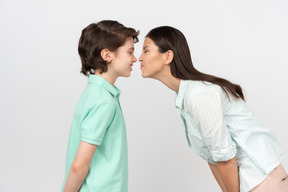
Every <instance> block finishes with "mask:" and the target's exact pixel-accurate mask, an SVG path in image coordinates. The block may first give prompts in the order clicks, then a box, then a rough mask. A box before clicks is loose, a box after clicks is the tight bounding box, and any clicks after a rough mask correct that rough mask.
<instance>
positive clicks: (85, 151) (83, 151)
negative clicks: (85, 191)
mask: <svg viewBox="0 0 288 192" xmlns="http://www.w3.org/2000/svg"><path fill="white" fill-rule="evenodd" d="M96 148H97V145H92V144H89V143H86V142H83V141H81V142H80V145H79V147H78V150H77V153H76V156H75V159H74V161H73V163H72V165H71V168H70V171H69V173H68V176H67V179H66V183H65V188H64V192H74V191H75V192H77V191H78V190H79V189H80V187H81V185H82V183H83V181H84V179H85V177H86V175H87V173H88V170H89V167H90V163H91V160H92V157H93V155H94V153H95V150H96Z"/></svg>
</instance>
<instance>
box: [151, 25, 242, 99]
mask: <svg viewBox="0 0 288 192" xmlns="http://www.w3.org/2000/svg"><path fill="white" fill-rule="evenodd" d="M146 37H149V38H150V39H151V40H153V42H154V43H155V45H157V46H158V48H159V52H161V53H165V52H167V51H168V50H171V51H173V54H174V58H173V61H172V62H171V64H170V66H171V73H172V75H173V76H174V77H176V78H179V79H183V80H200V81H208V82H211V83H214V84H217V85H219V86H220V87H221V88H222V89H223V90H224V91H225V93H226V94H227V96H228V92H229V93H231V94H232V95H233V96H234V97H235V98H237V99H238V98H241V99H243V100H245V98H244V95H243V92H242V88H241V87H240V86H239V85H237V84H233V83H231V82H230V81H228V80H226V79H223V78H219V77H216V76H213V75H208V74H205V73H201V72H200V71H198V70H197V69H195V68H194V66H193V63H192V59H191V54H190V50H189V46H188V43H187V40H186V38H185V36H184V35H183V33H182V32H181V31H179V30H178V29H176V28H173V27H170V26H161V27H157V28H154V29H152V30H151V31H150V32H149V33H148V34H147V35H146ZM228 98H229V96H228Z"/></svg>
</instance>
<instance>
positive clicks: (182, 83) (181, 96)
mask: <svg viewBox="0 0 288 192" xmlns="http://www.w3.org/2000/svg"><path fill="white" fill-rule="evenodd" d="M186 84H187V82H186V81H185V80H181V81H180V85H179V90H178V93H176V98H175V106H176V108H178V109H182V108H183V105H182V104H183V100H184V93H185V90H186Z"/></svg>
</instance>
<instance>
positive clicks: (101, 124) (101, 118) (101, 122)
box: [81, 102, 115, 145]
mask: <svg viewBox="0 0 288 192" xmlns="http://www.w3.org/2000/svg"><path fill="white" fill-rule="evenodd" d="M114 114H115V106H114V105H113V103H108V102H106V103H101V104H95V105H94V106H93V107H91V108H90V109H89V111H88V113H87V114H86V116H85V118H84V119H83V120H82V122H81V141H84V142H87V143H91V144H94V145H101V142H102V139H103V137H104V134H105V132H106V129H107V128H108V127H109V125H110V124H111V122H112V120H113V117H114Z"/></svg>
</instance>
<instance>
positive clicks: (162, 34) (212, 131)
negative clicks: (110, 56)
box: [139, 26, 288, 192]
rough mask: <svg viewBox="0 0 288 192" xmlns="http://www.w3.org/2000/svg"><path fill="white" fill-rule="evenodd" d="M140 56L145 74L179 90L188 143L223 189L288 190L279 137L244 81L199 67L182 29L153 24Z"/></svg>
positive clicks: (179, 101) (181, 112)
mask: <svg viewBox="0 0 288 192" xmlns="http://www.w3.org/2000/svg"><path fill="white" fill-rule="evenodd" d="M139 61H140V62H141V70H142V76H143V77H149V78H154V79H157V80H159V81H161V82H162V83H164V84H165V85H166V86H167V87H168V88H170V89H172V90H173V91H175V92H176V93H177V96H176V103H175V104H176V108H177V110H178V112H179V113H180V115H181V118H182V119H183V122H184V125H185V130H186V136H187V140H188V144H189V146H190V148H191V149H192V150H193V151H194V152H196V153H197V154H198V155H199V156H201V157H202V158H203V159H205V160H206V161H207V162H208V164H209V166H210V169H211V171H212V173H213V175H214V177H215V179H216V180H217V182H218V184H219V186H220V187H221V189H222V191H229V192H234V191H239V190H240V191H241V192H242V191H245V192H246V191H253V192H256V191H261V192H265V191H269V192H271V191H273V192H276V191H281V192H284V191H285V192H287V191H288V179H287V173H286V172H285V170H284V169H283V167H282V165H281V160H282V156H283V155H282V151H281V147H280V146H279V143H278V141H277V140H276V139H275V137H274V136H273V135H272V134H271V133H270V130H269V129H268V128H267V127H265V125H264V124H263V123H262V122H261V121H260V120H259V119H258V118H256V117H255V116H254V115H253V114H252V113H251V111H250V110H249V108H248V107H247V106H246V103H245V98H244V95H243V92H242V89H241V87H240V86H239V85H236V84H233V83H231V82H229V81H227V80H225V79H223V78H218V77H215V76H212V75H208V74H204V73H201V72H199V71H198V70H197V69H195V68H194V67H193V64H192V59H191V55H190V50H189V47H188V44H187V41H186V38H185V36H184V35H183V34H182V33H181V32H180V31H179V30H177V29H175V28H173V27H169V26H162V27H157V28H154V29H152V30H151V31H150V32H149V33H148V34H147V36H146V38H145V42H144V45H143V51H142V54H141V56H140V58H139Z"/></svg>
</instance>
